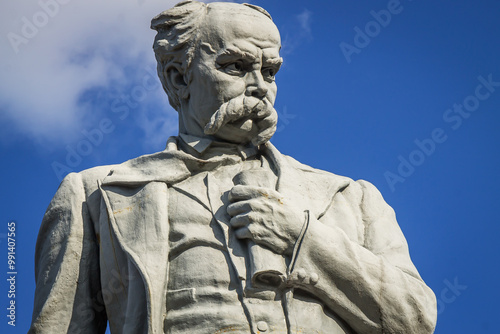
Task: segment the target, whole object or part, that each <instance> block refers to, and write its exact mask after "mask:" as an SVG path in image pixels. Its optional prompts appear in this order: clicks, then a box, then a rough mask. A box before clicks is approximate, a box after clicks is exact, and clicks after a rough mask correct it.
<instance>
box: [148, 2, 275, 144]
mask: <svg viewBox="0 0 500 334" xmlns="http://www.w3.org/2000/svg"><path fill="white" fill-rule="evenodd" d="M151 27H152V29H155V30H157V32H158V33H157V35H156V38H155V42H154V46H153V48H154V51H155V55H156V60H157V62H158V76H159V77H160V80H161V82H162V85H163V88H164V90H165V91H166V93H167V94H168V97H169V101H170V104H171V105H172V107H174V108H175V109H176V110H177V111H178V112H179V131H180V132H183V133H187V134H190V135H194V136H198V137H211V138H214V139H216V140H223V141H228V142H233V143H238V144H246V143H248V142H253V143H254V144H257V145H258V144H262V143H264V142H266V141H267V140H269V139H270V138H271V136H272V135H273V134H274V132H275V131H276V124H277V120H278V116H277V112H276V110H275V109H274V107H273V106H274V102H275V99H276V92H277V87H276V83H275V81H274V78H275V75H276V73H277V72H278V70H279V68H280V66H281V63H282V58H281V57H280V56H279V50H280V47H281V42H280V35H279V31H278V29H277V28H276V26H275V25H274V23H273V21H272V19H271V16H270V15H269V14H268V13H267V12H266V11H265V10H264V9H262V8H260V7H257V6H254V5H249V4H235V3H210V4H205V3H201V2H197V1H184V2H181V3H179V4H177V5H176V6H175V7H173V8H171V9H169V10H167V11H164V12H162V13H161V14H159V15H158V16H156V17H155V18H153V20H152V23H151Z"/></svg>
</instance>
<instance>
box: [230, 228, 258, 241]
mask: <svg viewBox="0 0 500 334" xmlns="http://www.w3.org/2000/svg"><path fill="white" fill-rule="evenodd" d="M234 235H235V236H236V238H238V239H253V236H252V233H250V230H249V229H248V227H242V228H239V229H237V230H236V231H234Z"/></svg>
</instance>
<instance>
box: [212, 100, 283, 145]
mask: <svg viewBox="0 0 500 334" xmlns="http://www.w3.org/2000/svg"><path fill="white" fill-rule="evenodd" d="M250 116H252V117H251V118H252V119H254V122H255V124H256V125H257V127H258V129H259V130H260V132H259V134H258V135H257V136H256V137H255V138H254V139H252V142H253V144H254V145H260V144H263V143H265V142H267V141H268V140H269V139H270V138H271V137H272V136H273V134H274V132H276V124H277V122H278V113H277V112H276V110H275V109H274V107H273V105H272V103H271V102H269V100H268V99H266V98H264V99H257V98H255V97H250V96H245V95H240V96H238V97H235V98H234V99H231V100H229V101H227V102H225V103H223V104H222V105H221V106H220V108H219V109H218V110H217V111H216V112H215V113H214V114H213V115H212V117H211V118H210V121H209V122H208V123H207V125H206V126H205V129H204V132H205V134H207V135H213V134H215V133H217V131H219V130H220V129H221V128H222V127H223V126H224V125H226V124H227V123H230V122H234V121H237V120H239V119H242V118H245V117H250Z"/></svg>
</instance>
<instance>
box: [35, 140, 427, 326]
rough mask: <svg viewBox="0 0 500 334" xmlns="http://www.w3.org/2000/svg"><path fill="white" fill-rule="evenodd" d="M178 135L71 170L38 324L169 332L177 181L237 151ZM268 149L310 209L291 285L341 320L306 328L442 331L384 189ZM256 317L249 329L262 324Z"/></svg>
mask: <svg viewBox="0 0 500 334" xmlns="http://www.w3.org/2000/svg"><path fill="white" fill-rule="evenodd" d="M175 141H176V139H175V138H173V139H170V140H169V145H168V146H167V149H166V150H165V151H162V152H159V153H156V154H152V155H146V156H142V157H139V158H136V159H133V160H129V161H127V162H125V163H123V164H121V165H113V166H101V167H96V168H92V169H89V170H86V171H83V172H81V173H72V174H69V175H68V176H67V177H66V178H65V179H64V180H63V182H62V183H61V185H60V187H59V189H58V191H57V193H56V195H55V196H54V199H53V200H52V202H51V204H50V205H49V208H48V209H47V212H46V214H45V216H44V219H43V222H42V226H41V228H40V233H39V237H38V241H37V247H36V259H35V260H36V262H35V263H36V264H35V265H36V267H35V273H36V292H35V305H34V311H33V322H32V325H31V328H30V331H29V333H33V334H34V333H72V334H73V333H104V332H105V328H106V322H107V321H109V324H110V328H111V333H124V334H125V333H127V334H129V333H130V334H131V333H151V334H152V333H155V334H160V333H164V332H168V329H165V328H164V320H165V314H166V306H165V304H166V303H165V298H166V297H165V296H166V293H167V291H166V287H167V279H168V260H167V259H168V252H169V249H168V248H169V243H168V232H169V227H168V191H167V190H168V187H169V186H171V185H172V184H175V183H177V182H180V181H182V180H185V179H187V178H188V177H190V176H191V170H192V169H193V168H192V167H193V166H192V165H193V164H196V165H197V168H199V167H200V165H202V166H203V168H206V169H207V170H210V169H213V168H216V167H217V165H220V164H226V163H231V157H227V156H223V157H220V158H216V159H212V160H210V161H201V160H199V159H198V160H197V159H192V158H191V159H190V158H187V157H186V156H187V155H186V154H185V153H184V152H182V151H180V150H178V149H177V146H176V144H175ZM263 154H266V155H267V156H269V157H270V158H271V159H272V160H273V161H274V163H275V166H276V167H277V169H278V180H279V181H278V189H277V190H278V191H279V192H280V193H282V194H283V196H284V197H286V198H290V199H291V200H292V201H293V202H294V203H296V205H297V206H298V207H300V208H301V209H303V210H304V211H305V212H308V214H309V215H308V216H309V220H308V226H307V230H305V233H304V235H303V238H302V239H301V240H300V245H299V246H300V247H296V248H297V252H296V253H295V255H294V259H293V260H292V263H290V267H289V272H288V280H287V286H288V287H290V288H291V289H292V291H297V293H298V294H299V295H300V294H304V293H305V294H306V295H309V296H314V297H315V298H316V300H317V301H318V302H319V303H320V305H324V306H325V309H326V310H328V312H329V313H330V314H333V315H334V317H335V318H336V319H340V320H339V321H338V326H337V325H335V328H333V327H329V326H331V325H328V324H329V323H330V322H328V321H330V320H328V321H325V322H324V323H325V324H326V325H322V326H323V327H321V326H319V327H317V328H316V329H315V331H307V330H306V331H303V332H302V333H317V332H324V333H360V334H364V333H366V334H372V333H405V334H409V333H415V334H425V333H432V332H433V330H434V326H435V322H436V300H435V296H434V294H433V292H432V291H431V290H430V289H429V288H428V287H427V286H426V285H425V283H424V282H423V281H422V279H421V278H420V276H419V274H418V272H417V270H416V269H415V267H414V265H413V263H412V262H411V259H410V256H409V252H408V246H407V243H406V240H405V238H404V236H403V234H402V232H401V230H400V228H399V226H398V224H397V222H396V218H395V214H394V211H393V210H392V208H390V207H389V206H388V205H387V204H386V203H385V201H384V200H383V198H382V196H381V195H380V193H379V192H378V191H377V189H376V188H375V187H374V186H373V185H371V184H370V183H368V182H366V181H353V180H351V179H349V178H346V177H342V176H337V175H334V174H331V173H328V172H325V171H321V170H317V169H313V168H311V167H309V166H306V165H303V164H300V163H298V162H297V161H295V160H293V159H292V158H290V157H287V156H284V155H281V154H280V153H279V152H278V151H277V150H276V149H275V148H274V146H272V145H271V144H270V143H268V144H266V146H265V147H264V149H263ZM207 187H208V192H210V191H211V190H210V181H209V180H207ZM210 204H212V203H210ZM214 210H215V209H214ZM226 241H227V240H226ZM292 293H293V292H292ZM301 299H302V300H304V299H303V298H301ZM306 300H307V299H306ZM296 311H297V312H291V313H290V312H289V313H290V314H295V315H297V317H298V319H291V321H295V322H297V323H298V325H301V323H300V322H303V321H304V322H307V321H308V320H307V312H305V311H306V310H300V309H298V310H296ZM325 312H326V311H325ZM290 317H293V316H292V315H290ZM301 317H302V318H301ZM325 317H326V318H328V319H330V317H327V316H326V315H325ZM309 321H311V320H309ZM250 326H251V329H248V330H247V331H246V332H248V333H250V332H252V333H263V332H264V330H262V328H258V327H256V325H254V324H251V325H250ZM325 326H326V327H325ZM318 328H319V329H318ZM267 332H271V333H272V332H273V331H272V330H268V331H267ZM279 332H280V333H281V331H279ZM186 333H189V331H187V332H186ZM242 333H243V332H242ZM276 333H278V331H276Z"/></svg>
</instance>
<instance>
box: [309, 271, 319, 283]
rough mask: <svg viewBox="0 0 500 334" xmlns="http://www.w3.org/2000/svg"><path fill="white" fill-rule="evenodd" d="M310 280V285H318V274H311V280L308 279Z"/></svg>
mask: <svg viewBox="0 0 500 334" xmlns="http://www.w3.org/2000/svg"><path fill="white" fill-rule="evenodd" d="M310 280H311V284H312V285H316V284H317V283H318V281H319V276H318V274H316V273H312V274H311V279H310Z"/></svg>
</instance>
